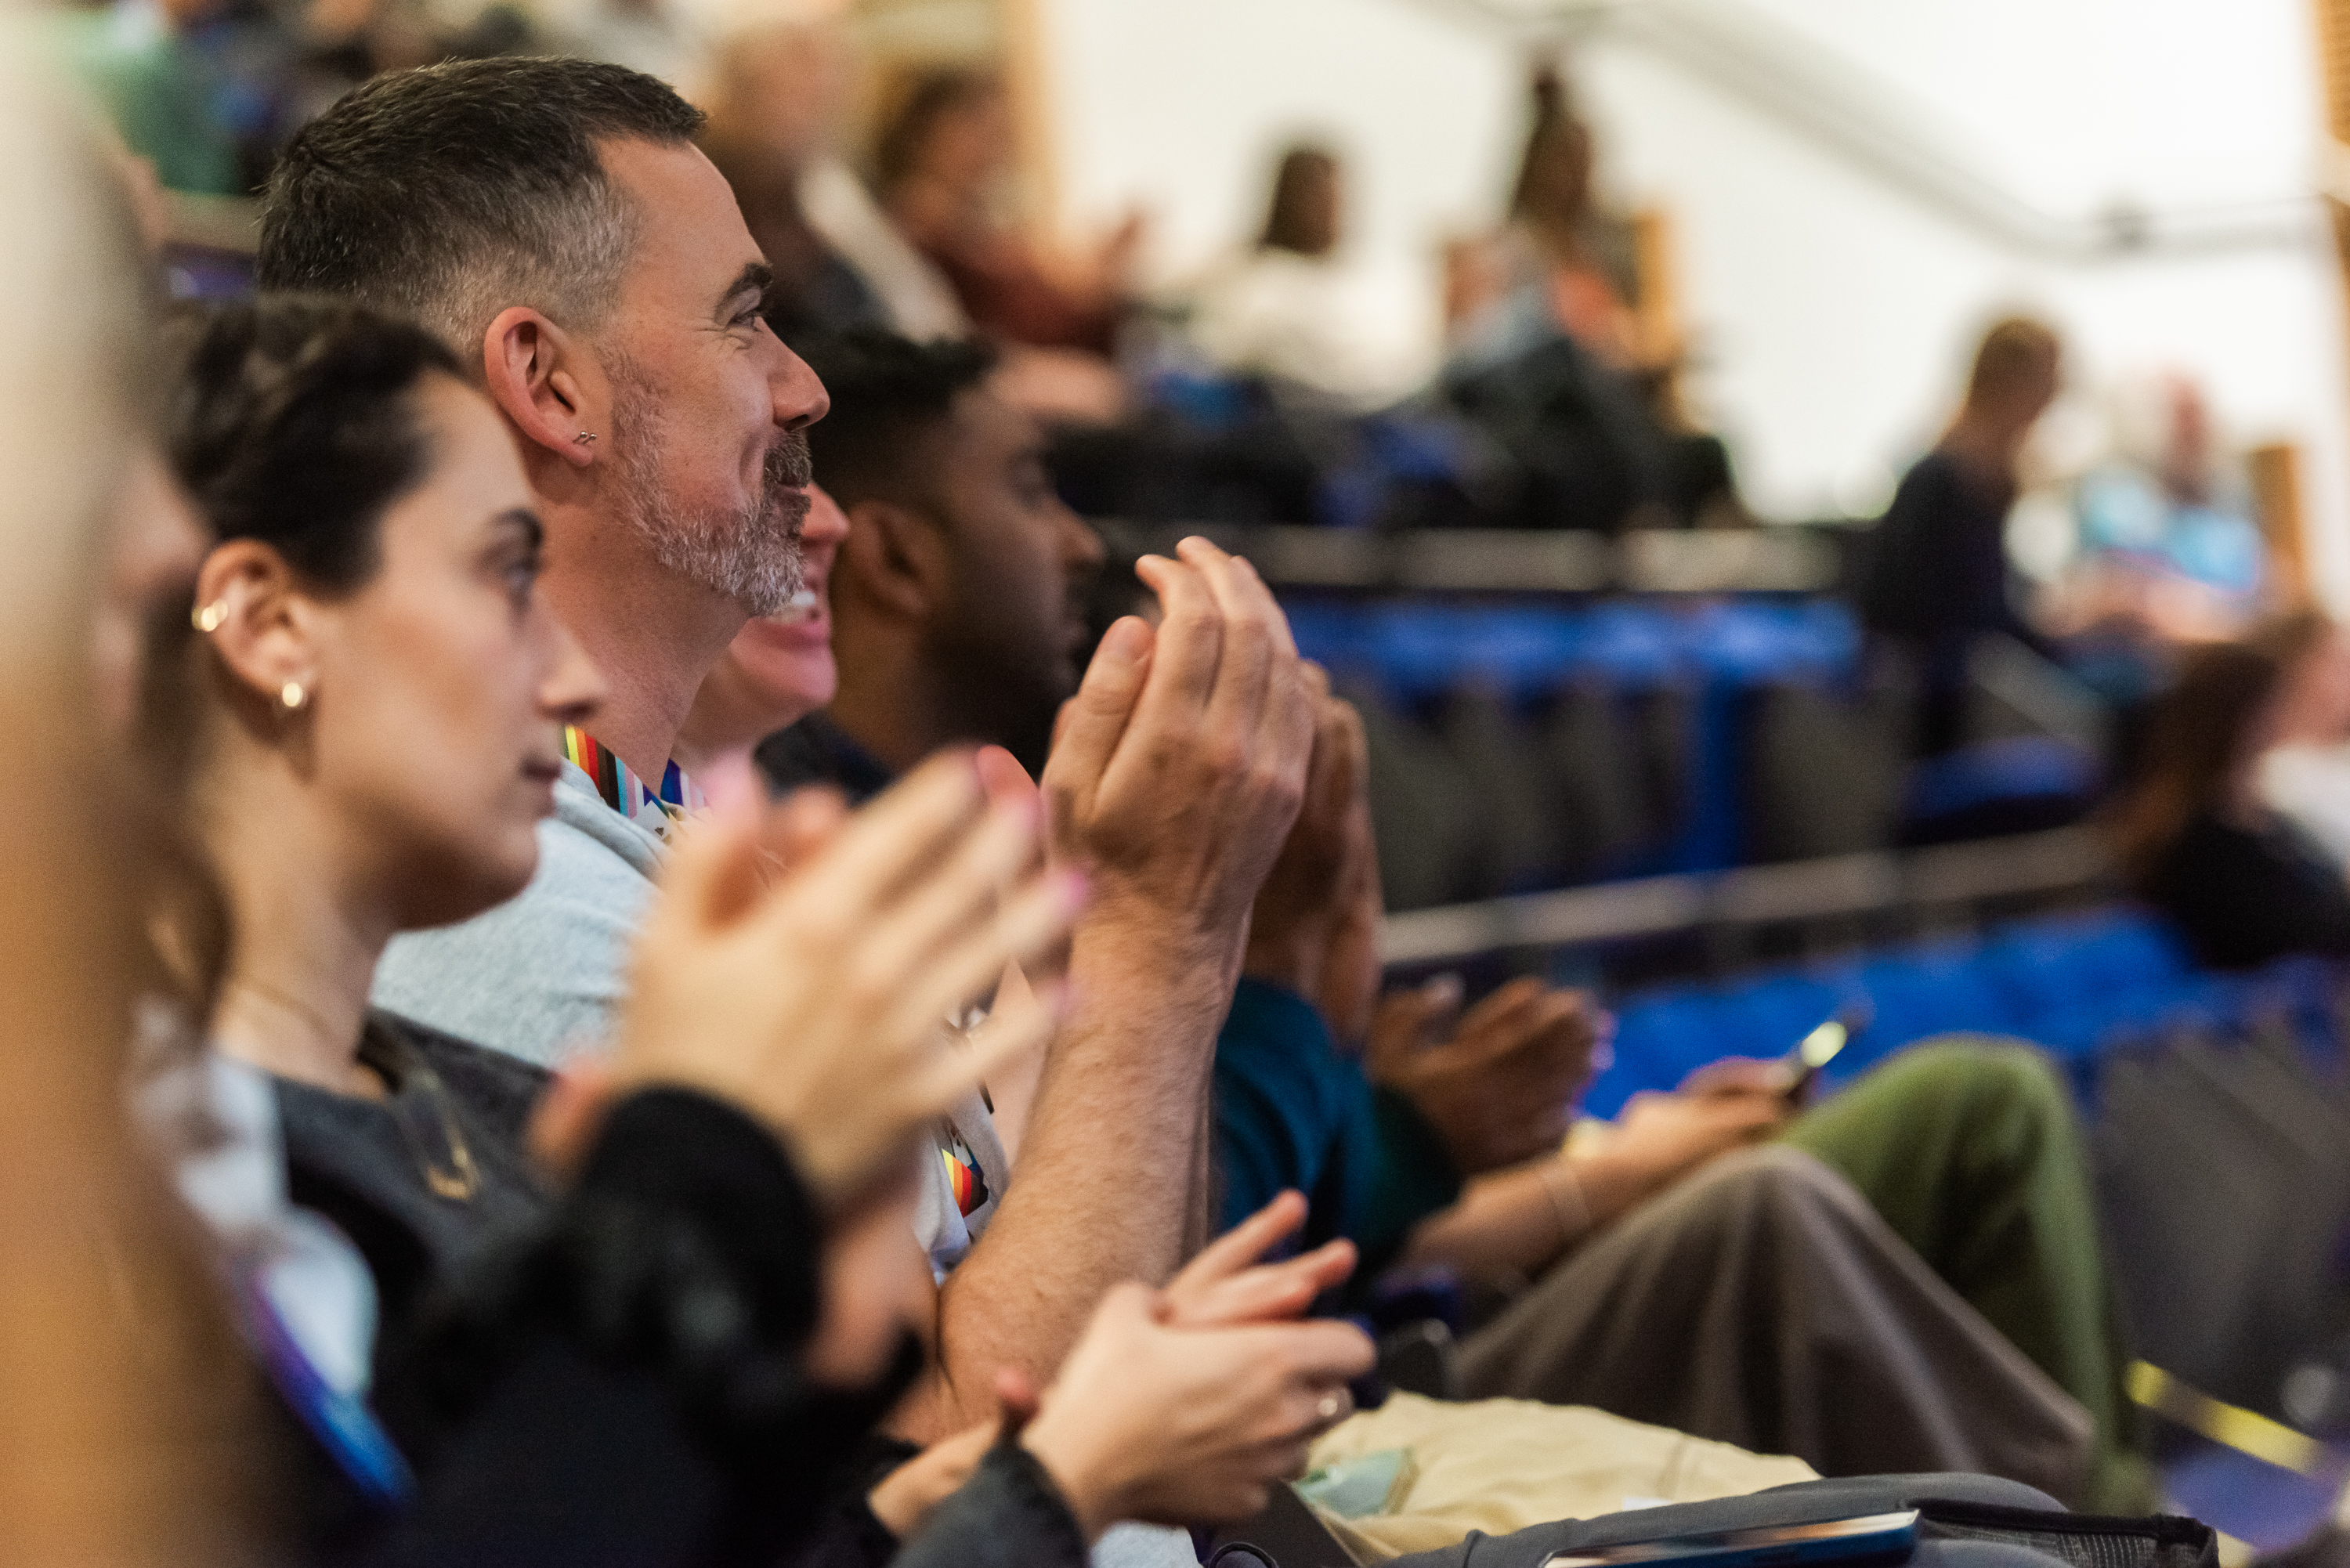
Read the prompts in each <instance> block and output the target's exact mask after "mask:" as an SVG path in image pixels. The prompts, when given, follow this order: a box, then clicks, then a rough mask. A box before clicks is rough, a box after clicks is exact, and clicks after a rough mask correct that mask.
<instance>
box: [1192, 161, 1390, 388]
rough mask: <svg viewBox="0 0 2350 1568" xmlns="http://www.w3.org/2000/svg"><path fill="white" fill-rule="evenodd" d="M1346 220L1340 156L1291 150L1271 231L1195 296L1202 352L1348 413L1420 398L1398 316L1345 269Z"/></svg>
mask: <svg viewBox="0 0 2350 1568" xmlns="http://www.w3.org/2000/svg"><path fill="white" fill-rule="evenodd" d="M1346 213H1347V192H1346V183H1345V170H1344V168H1343V166H1342V165H1341V164H1340V162H1339V160H1338V156H1337V154H1336V153H1335V152H1333V151H1330V150H1329V149H1328V148H1326V147H1321V146H1316V145H1312V144H1306V145H1301V146H1296V147H1292V148H1290V149H1289V150H1288V151H1285V152H1284V153H1283V154H1282V155H1281V160H1280V161H1279V163H1278V164H1277V165H1276V166H1275V168H1274V176H1273V192H1272V196H1271V198H1270V200H1269V201H1268V202H1267V208H1266V212H1265V218H1264V227H1263V232H1262V233H1260V234H1258V236H1257V238H1256V240H1255V242H1254V243H1253V244H1252V245H1251V246H1250V248H1249V249H1248V250H1247V251H1246V252H1245V253H1243V254H1241V255H1238V256H1234V257H1232V258H1231V259H1230V260H1228V261H1226V262H1225V263H1223V264H1222V265H1220V266H1219V267H1217V268H1216V269H1214V270H1213V271H1211V273H1209V275H1207V276H1206V277H1205V278H1203V279H1202V280H1201V282H1200V284H1199V285H1198V286H1197V287H1196V288H1195V289H1194V290H1193V291H1192V293H1191V298H1190V301H1189V305H1190V311H1191V316H1190V320H1189V321H1188V323H1187V330H1188V332H1189V335H1190V337H1191V343H1192V345H1193V347H1195V348H1198V350H1199V351H1200V353H1201V355H1202V356H1204V357H1205V358H1207V359H1208V360H1210V361H1211V363H1213V364H1216V365H1219V366H1222V368H1224V369H1228V370H1232V371H1236V372H1238V373H1241V374H1243V375H1251V376H1263V377H1268V378H1271V379H1274V380H1275V381H1277V382H1283V383H1287V384H1288V385H1290V386H1293V387H1296V388H1302V389H1307V390H1309V391H1312V392H1315V393H1318V394H1320V395H1321V396H1323V397H1325V398H1328V399H1330V400H1334V401H1335V402H1336V403H1338V404H1339V405H1340V406H1342V407H1347V408H1357V409H1366V410H1367V409H1375V408H1378V407H1380V406H1382V405H1385V404H1388V403H1391V402H1393V401H1395V400H1397V399H1399V398H1400V397H1402V396H1404V395H1405V394H1407V393H1409V392H1410V391H1411V390H1413V389H1414V388H1415V387H1416V386H1418V385H1419V383H1420V382H1421V381H1422V380H1424V379H1426V368H1425V367H1423V366H1420V365H1418V364H1416V363H1414V362H1413V360H1414V358H1416V357H1415V356H1413V355H1411V354H1410V353H1409V350H1408V349H1406V350H1404V351H1401V352H1399V338H1400V337H1401V336H1402V334H1401V333H1399V330H1398V326H1399V324H1398V323H1397V322H1395V321H1394V320H1393V319H1392V316H1393V313H1392V312H1385V313H1383V312H1382V311H1381V310H1380V308H1379V303H1380V302H1379V301H1378V300H1377V299H1376V298H1373V297H1371V296H1369V295H1368V294H1367V291H1366V290H1365V288H1364V287H1363V286H1362V282H1361V280H1360V279H1359V278H1357V277H1356V276H1354V275H1350V274H1349V273H1348V272H1347V270H1346V268H1345V266H1344V265H1342V261H1341V255H1340V246H1341V244H1342V243H1343V241H1344V238H1345V234H1346Z"/></svg>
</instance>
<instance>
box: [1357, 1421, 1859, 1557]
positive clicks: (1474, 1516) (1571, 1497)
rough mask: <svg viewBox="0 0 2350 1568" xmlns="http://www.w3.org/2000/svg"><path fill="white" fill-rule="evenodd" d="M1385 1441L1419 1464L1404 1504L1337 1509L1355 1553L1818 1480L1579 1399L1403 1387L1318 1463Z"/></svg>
mask: <svg viewBox="0 0 2350 1568" xmlns="http://www.w3.org/2000/svg"><path fill="white" fill-rule="evenodd" d="M1386 1449H1407V1450H1409V1452H1410V1454H1411V1458H1412V1463H1413V1464H1414V1466H1416V1467H1417V1471H1418V1473H1417V1474H1416V1475H1415V1477H1414V1478H1413V1480H1411V1482H1410V1484H1409V1486H1408V1487H1407V1488H1405V1489H1404V1490H1403V1492H1402V1495H1401V1496H1400V1497H1399V1499H1397V1501H1396V1506H1397V1509H1398V1510H1399V1511H1397V1512H1394V1513H1388V1514H1378V1515H1374V1516H1372V1517H1369V1518H1365V1519H1354V1520H1344V1519H1335V1518H1332V1517H1330V1516H1329V1515H1327V1514H1325V1515H1323V1516H1322V1518H1323V1522H1324V1523H1326V1524H1327V1525H1328V1526H1329V1527H1330V1530H1331V1532H1332V1533H1333V1534H1335V1535H1336V1536H1337V1538H1338V1540H1339V1541H1340V1542H1341V1543H1342V1544H1344V1545H1345V1546H1346V1548H1347V1551H1348V1552H1351V1553H1353V1555H1354V1557H1355V1560H1356V1561H1357V1562H1358V1563H1380V1562H1385V1561H1386V1560H1387V1559H1388V1558H1390V1557H1398V1556H1401V1555H1402V1554H1404V1553H1405V1552H1428V1551H1432V1550H1435V1549H1436V1548H1439V1547H1443V1546H1450V1545H1451V1544H1452V1543H1453V1542H1457V1541H1459V1540H1460V1539H1461V1537H1462V1536H1463V1535H1466V1534H1467V1533H1468V1532H1471V1531H1472V1530H1482V1531H1484V1532H1486V1533H1488V1534H1491V1535H1504V1534H1507V1533H1509V1532H1512V1531H1514V1530H1523V1529H1524V1528H1526V1527H1527V1526H1528V1525H1534V1524H1543V1523H1546V1522H1548V1521H1552V1520H1556V1519H1589V1518H1592V1517H1594V1516H1595V1515H1597V1514H1603V1513H1616V1512H1618V1511H1621V1510H1622V1509H1624V1508H1625V1507H1626V1505H1627V1504H1629V1505H1631V1506H1633V1507H1638V1506H1639V1505H1640V1504H1641V1503H1642V1502H1644V1501H1654V1502H1695V1501H1700V1500H1702V1499H1705V1498H1711V1497H1737V1496H1742V1495H1743V1494H1745V1493H1747V1492H1751V1491H1760V1490H1763V1489H1764V1488H1765V1487H1774V1486H1784V1485H1786V1484H1787V1483H1788V1482H1790V1481H1804V1480H1813V1479H1814V1471H1813V1469H1812V1467H1811V1466H1809V1465H1807V1464H1805V1463H1804V1461H1803V1460H1801V1459H1784V1458H1781V1457H1778V1456H1774V1455H1769V1454H1750V1453H1748V1452H1747V1451H1746V1450H1745V1449H1737V1448H1732V1447H1731V1445H1729V1444H1728V1443H1717V1442H1711V1441H1709V1440H1708V1439H1706V1438H1691V1437H1688V1436H1685V1435H1683V1434H1682V1433H1679V1432H1675V1431H1669V1430H1668V1429H1666V1428H1663V1427H1650V1426H1647V1425H1644V1424H1642V1423H1641V1422H1638V1421H1627V1420H1624V1419H1623V1418H1622V1417H1616V1416H1610V1415H1608V1414H1607V1413H1606V1412H1605V1411H1602V1410H1594V1409H1591V1408H1589V1407H1584V1406H1578V1405H1542V1404H1536V1403H1534V1401H1532V1400H1527V1399H1479V1400H1473V1401H1470V1402H1468V1403H1464V1404H1451V1403H1447V1402H1445V1401H1442V1400H1436V1399H1425V1398H1422V1397H1419V1395H1416V1394H1395V1395H1392V1396H1390V1397H1388V1402H1387V1403H1386V1404H1385V1405H1383V1406H1381V1407H1379V1408H1378V1409H1377V1410H1370V1411H1366V1412H1365V1413H1363V1414H1362V1415H1359V1416H1356V1417H1352V1418H1351V1419H1348V1420H1347V1421H1343V1422H1341V1423H1340V1424H1339V1425H1338V1426H1337V1427H1336V1428H1333V1429H1332V1430H1331V1431H1330V1432H1328V1433H1327V1434H1326V1435H1325V1436H1324V1437H1323V1438H1322V1439H1321V1440H1320V1441H1319V1442H1317V1443H1315V1445H1314V1457H1313V1463H1314V1465H1315V1467H1316V1468H1319V1467H1321V1466H1324V1465H1331V1464H1336V1463H1338V1462H1339V1461H1341V1460H1345V1459H1358V1458H1360V1457H1362V1456H1363V1455H1365V1454H1376V1453H1380V1452H1383V1451H1385V1450H1386Z"/></svg>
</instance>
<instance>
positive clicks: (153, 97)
mask: <svg viewBox="0 0 2350 1568" xmlns="http://www.w3.org/2000/svg"><path fill="white" fill-rule="evenodd" d="M51 26H52V27H53V28H54V30H55V37H56V40H57V44H56V47H57V54H58V57H59V58H60V59H61V60H62V61H63V63H64V64H65V65H66V67H67V68H68V69H69V70H71V71H72V72H73V74H74V76H75V77H76V78H78V80H79V81H80V83H81V85H82V88H83V89H84V90H85V91H87V92H88V94H89V95H90V96H91V98H92V99H95V100H96V101H97V103H98V105H99V108H100V109H103V110H104V111H105V113H106V117H107V118H108V119H109V120H111V121H112V122H113V125H114V129H115V130H116V131H117V132H119V133H120V135H121V137H122V140H123V141H124V142H125V143H126V144H127V145H128V146H129V147H130V151H133V152H135V153H137V154H138V155H139V156H140V157H141V158H144V159H146V160H147V161H149V162H151V163H152V164H153V165H154V166H155V175H156V178H157V179H159V180H161V182H162V183H163V186H164V188H165V189H166V190H171V191H187V192H194V193H196V194H198V195H207V196H237V195H242V194H244V181H243V179H242V178H241V176H240V175H239V172H238V170H237V158H236V139H235V138H234V136H233V135H232V134H231V133H230V132H229V130H227V129H226V127H224V125H223V124H222V122H221V117H220V114H219V112H218V106H217V101H216V100H217V99H218V96H219V94H220V92H221V83H220V81H219V79H218V73H217V72H216V71H214V69H213V67H212V66H211V64H210V63H209V62H208V61H206V60H205V59H204V57H203V55H202V54H201V53H200V52H198V51H197V50H196V49H195V48H193V47H192V46H190V45H189V44H188V42H187V41H186V40H185V39H183V38H182V37H180V36H178V35H177V34H175V33H173V32H172V29H171V28H170V26H167V25H166V24H165V22H164V20H163V18H162V16H161V14H160V13H158V12H157V11H156V10H155V9H154V8H153V7H152V6H150V5H136V4H132V5H114V6H111V7H109V8H108V9H106V10H103V11H92V12H76V13H69V14H68V15H65V16H58V17H56V18H53V20H52V23H51Z"/></svg>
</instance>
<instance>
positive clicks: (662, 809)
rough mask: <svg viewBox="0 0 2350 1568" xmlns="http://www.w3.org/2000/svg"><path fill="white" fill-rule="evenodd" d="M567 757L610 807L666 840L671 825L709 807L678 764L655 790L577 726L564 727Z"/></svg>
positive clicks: (664, 773) (663, 773)
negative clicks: (593, 784)
mask: <svg viewBox="0 0 2350 1568" xmlns="http://www.w3.org/2000/svg"><path fill="white" fill-rule="evenodd" d="M563 754H564V755H565V756H566V757H567V758H569V759H570V760H571V762H572V763H573V764H574V765H576V766H577V768H578V769H579V771H580V772H582V773H584V774H587V776H588V777H589V778H591V779H594V780H595V781H596V793H597V794H598V795H601V796H602V797H603V800H604V804H605V805H608V806H610V807H611V808H612V809H613V810H614V811H617V812H619V814H620V815H622V816H625V817H627V818H628V819H629V821H630V822H633V823H635V824H637V825H638V826H639V827H643V828H647V829H650V831H651V832H653V833H656V834H659V835H660V836H662V837H664V838H665V837H667V836H669V830H670V826H671V824H673V823H676V822H678V821H681V819H683V818H684V817H685V816H686V815H689V814H691V813H692V812H697V811H700V810H702V809H703V808H704V807H705V806H707V805H709V801H708V799H707V798H706V797H705V796H704V795H703V794H702V791H701V790H700V789H698V788H697V787H695V785H694V782H693V781H692V780H691V778H688V777H687V776H686V774H685V770H684V769H683V768H681V767H679V766H678V765H677V764H676V763H670V764H669V765H668V766H667V767H666V768H664V769H663V770H662V771H661V780H660V788H659V789H654V788H652V787H651V786H650V785H649V784H646V783H645V781H644V777H643V775H642V774H639V773H637V772H636V771H635V770H634V769H632V768H630V767H629V764H628V763H624V762H622V761H621V760H620V759H619V755H618V754H617V753H614V752H612V751H610V750H609V749H608V748H607V747H605V746H603V745H600V744H598V742H597V740H596V737H595V736H593V735H591V734H589V733H588V732H587V731H585V730H582V729H579V728H577V726H575V725H571V724H566V725H565V726H563Z"/></svg>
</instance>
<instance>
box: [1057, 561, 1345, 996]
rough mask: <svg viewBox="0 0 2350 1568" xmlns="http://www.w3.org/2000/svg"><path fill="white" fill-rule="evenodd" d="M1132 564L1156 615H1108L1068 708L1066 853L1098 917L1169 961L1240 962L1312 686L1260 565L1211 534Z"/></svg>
mask: <svg viewBox="0 0 2350 1568" xmlns="http://www.w3.org/2000/svg"><path fill="white" fill-rule="evenodd" d="M1177 556H1179V557H1180V558H1179V559H1175V560H1169V559H1167V558H1165V557H1164V556H1144V557H1143V558H1142V560H1141V561H1140V562H1139V563H1138V565H1137V566H1136V568H1135V570H1136V573H1137V575H1138V576H1140V577H1141V578H1142V580H1143V581H1144V582H1145V583H1147V584H1148V585H1149V587H1151V588H1152V590H1153V591H1155V592H1156V593H1157V594H1158V595H1159V603H1160V606H1161V607H1162V609H1163V611H1164V615H1163V618H1162V620H1161V622H1160V624H1159V627H1158V628H1157V629H1156V630H1155V631H1154V630H1153V629H1152V628H1151V627H1149V625H1148V624H1147V623H1145V622H1143V621H1141V620H1139V619H1136V618H1131V617H1129V618H1126V619H1123V620H1120V621H1118V623H1117V624H1116V625H1114V626H1112V627H1111V628H1110V629H1109V633H1108V635H1107V636H1106V637H1105V638H1104V639H1102V646H1101V649H1100V650H1099V651H1098V652H1097V654H1096V655H1095V656H1094V661H1093V664H1092V665H1091V666H1090V667H1089V668H1088V669H1087V671H1086V678H1085V681H1084V684H1083V685H1081V686H1080V687H1079V689H1078V691H1077V694H1076V696H1075V697H1073V698H1072V699H1070V701H1069V703H1068V705H1067V706H1066V709H1065V710H1064V711H1063V713H1062V722H1061V725H1060V732H1059V734H1058V735H1057V737H1056V738H1055V743H1054V746H1053V752H1052V757H1051V759H1050V761H1049V762H1048V763H1046V765H1045V777H1044V781H1043V782H1044V791H1045V800H1046V803H1047V809H1048V815H1049V817H1050V819H1051V825H1052V826H1051V832H1052V839H1053V849H1054V853H1055V856H1056V857H1060V858H1063V859H1066V861H1067V862H1068V863H1070V864H1072V865H1076V866H1078V867H1083V868H1084V869H1085V870H1086V871H1087V873H1088V874H1089V875H1091V877H1093V886H1094V896H1095V907H1094V910H1093V911H1092V913H1090V914H1089V915H1088V917H1087V928H1088V929H1095V928H1099V927H1103V926H1107V925H1109V924H1112V923H1118V924H1122V925H1123V924H1132V925H1133V926H1134V929H1136V931H1137V933H1138V935H1140V936H1142V937H1143V940H1148V941H1149V943H1150V944H1151V945H1152V947H1153V949H1154V950H1155V951H1156V953H1157V954H1158V956H1159V960H1160V961H1171V962H1196V961H1215V962H1221V963H1226V964H1231V965H1236V964H1237V961H1238V957H1239V951H1238V947H1239V940H1240V936H1241V932H1242V929H1243V925H1244V923H1245V921H1246V919H1247V916H1248V910H1249V906H1250V904H1251V903H1252V902H1253V900H1254V899H1255V898H1256V895H1257V889H1258V888H1260V887H1261V886H1262V885H1263V882H1264V878H1265V873H1266V872H1267V871H1268V870H1269V869H1271V867H1272V866H1273V863H1274V857H1276V856H1277V855H1278V854H1279V853H1280V850H1281V846H1282V842H1283V840H1284V838H1286V837H1287V836H1288V834H1289V829H1290V825H1291V824H1292V823H1293V822H1294V821H1295V819H1296V816H1297V811H1298V805H1299V803H1300V801H1301V800H1302V798H1303V797H1304V794H1305V774H1306V766H1307V763H1308V759H1309V758H1310V757H1311V755H1312V752H1313V742H1314V731H1315V699H1314V694H1313V691H1311V689H1310V688H1309V686H1308V683H1307V677H1306V676H1305V672H1304V669H1303V666H1302V662H1301V661H1300V660H1299V659H1298V657H1297V647H1296V644H1295V641H1294V640H1293V639H1291V637H1290V634H1289V623H1288V621H1287V620H1286V619H1285V618H1284V617H1283V615H1282V613H1281V608H1280V607H1279V606H1278V605H1276V604H1275V603H1274V599H1273V595H1272V594H1271V593H1270V592H1269V591H1268V590H1267V589H1266V587H1265V586H1264V583H1263V580H1262V579H1260V578H1259V577H1258V576H1257V575H1256V572H1255V570H1254V569H1253V567H1251V566H1249V564H1248V563H1247V562H1246V561H1243V560H1241V559H1239V558H1237V557H1235V556H1228V555H1226V554H1225V553H1224V552H1223V551H1222V550H1219V549H1217V548H1216V547H1215V546H1214V545H1211V544H1209V543H1208V542H1207V541H1205V540H1203V539H1186V540H1185V541H1183V543H1182V544H1181V545H1180V546H1179V547H1178V549H1177Z"/></svg>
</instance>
